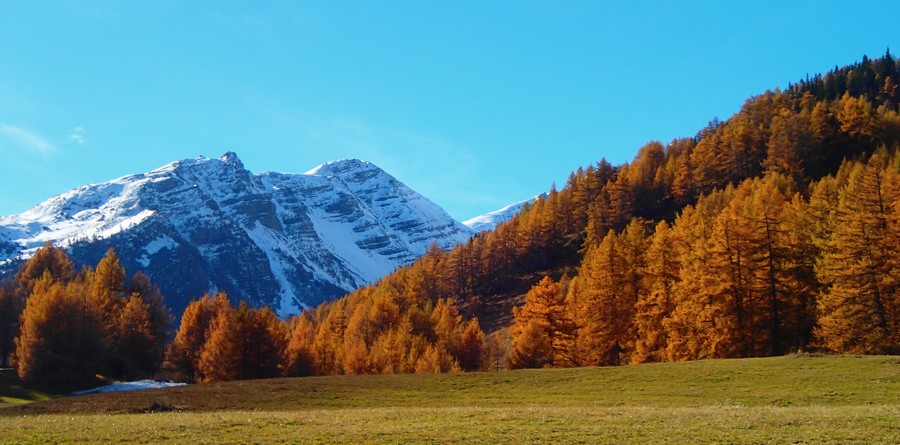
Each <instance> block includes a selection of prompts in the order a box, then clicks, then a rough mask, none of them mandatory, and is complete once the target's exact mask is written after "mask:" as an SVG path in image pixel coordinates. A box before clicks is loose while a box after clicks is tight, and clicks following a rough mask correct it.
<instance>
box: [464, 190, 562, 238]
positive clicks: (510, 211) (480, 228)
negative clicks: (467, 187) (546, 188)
mask: <svg viewBox="0 0 900 445" xmlns="http://www.w3.org/2000/svg"><path fill="white" fill-rule="evenodd" d="M545 196H547V194H546V193H541V194H540V195H537V196H535V197H534V198H531V199H526V200H525V201H522V202H517V203H515V204H510V205H508V206H506V207H504V208H502V209H500V210H494V211H493V212H489V213H485V214H484V215H481V216H476V217H474V218H472V219H470V220H467V221H463V224H464V225H465V226H466V227H468V228H470V229H472V231H473V232H476V233H478V232H487V231H490V230H494V228H496V227H497V225H498V224H500V223H502V222H506V221H509V220H511V219H512V217H513V216H516V214H518V213H519V212H520V211H521V210H522V207H524V206H525V205H526V204H531V203H533V202H535V201H537V200H538V199H541V198H543V197H545Z"/></svg>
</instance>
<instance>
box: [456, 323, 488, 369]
mask: <svg viewBox="0 0 900 445" xmlns="http://www.w3.org/2000/svg"><path fill="white" fill-rule="evenodd" d="M459 346H460V348H459V353H458V355H457V357H458V358H459V367H460V368H462V370H463V371H484V370H486V368H487V363H486V362H487V345H486V343H485V338H484V332H483V331H482V330H481V327H480V326H479V325H478V319H477V318H473V319H471V320H469V322H468V323H466V327H465V329H464V330H463V333H462V338H460V345H459Z"/></svg>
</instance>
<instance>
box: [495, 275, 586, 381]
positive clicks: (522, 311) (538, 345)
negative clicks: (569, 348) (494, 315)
mask: <svg viewBox="0 0 900 445" xmlns="http://www.w3.org/2000/svg"><path fill="white" fill-rule="evenodd" d="M565 303H566V302H565V295H563V293H562V291H561V290H560V288H559V284H558V283H556V282H554V281H553V280H552V279H550V277H544V278H543V279H541V281H540V282H539V283H537V284H536V285H535V286H534V287H532V288H531V290H529V291H528V293H527V294H526V295H525V304H524V305H523V306H521V307H517V308H515V309H514V310H513V316H514V317H515V324H514V325H513V326H512V328H511V329H510V333H511V335H512V346H513V352H512V356H511V359H510V366H511V367H512V368H526V367H541V366H550V365H553V364H554V362H555V360H556V359H557V357H560V358H561V357H562V356H563V355H564V354H565V353H566V351H565V349H564V348H565V346H566V344H567V343H568V342H570V341H571V335H572V330H573V326H572V322H571V320H569V318H568V315H567V311H566V307H565Z"/></svg>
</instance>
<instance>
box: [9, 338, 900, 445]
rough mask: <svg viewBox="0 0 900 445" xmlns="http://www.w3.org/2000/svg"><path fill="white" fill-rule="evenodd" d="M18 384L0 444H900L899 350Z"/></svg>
mask: <svg viewBox="0 0 900 445" xmlns="http://www.w3.org/2000/svg"><path fill="white" fill-rule="evenodd" d="M10 384H11V379H8V378H7V379H5V380H3V385H4V387H3V389H2V391H3V392H2V394H3V397H4V398H3V404H4V405H0V406H4V407H3V408H0V432H2V434H0V443H194V444H203V443H433V442H441V443H735V444H737V443H808V444H821V443H834V444H846V443H884V444H896V443H900V357H883V356H868V357H847V356H842V357H835V356H809V355H799V356H786V357H776V358H759V359H739V360H702V361H695V362H683V363H658V364H646V365H635V366H622V367H609V368H578V369H541V370H520V371H505V372H492V373H467V374H440V375H388V376H331V377H310V378H295V379H272V380H257V381H243V382H229V383H222V384H209V385H195V386H189V387H179V388H169V389H162V390H147V391H139V392H131V393H116V394H98V395H90V396H81V397H57V398H53V399H52V400H44V401H35V402H33V403H18V402H22V401H23V399H27V394H24V393H21V392H20V393H19V394H20V397H18V398H16V399H15V401H13V402H12V403H11V402H10V401H8V400H9V399H8V398H7V396H6V394H7V392H9V389H8V386H10ZM36 397H37V398H39V399H40V398H44V397H46V396H43V395H40V394H36Z"/></svg>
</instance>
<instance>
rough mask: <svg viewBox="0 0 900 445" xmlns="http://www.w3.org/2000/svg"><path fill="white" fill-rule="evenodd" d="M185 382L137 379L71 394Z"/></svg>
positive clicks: (106, 391)
mask: <svg viewBox="0 0 900 445" xmlns="http://www.w3.org/2000/svg"><path fill="white" fill-rule="evenodd" d="M185 385H187V383H180V382H172V381H169V380H138V381H135V382H119V383H113V384H111V385H106V386H101V387H99V388H93V389H86V390H84V391H76V392H73V393H72V395H73V396H83V395H85V394H103V393H110V392H123V391H140V390H144V389H158V388H172V387H175V386H185Z"/></svg>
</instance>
